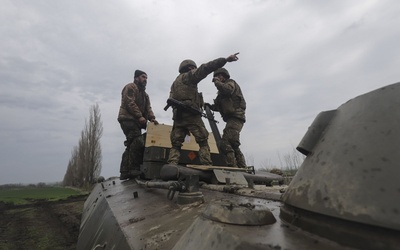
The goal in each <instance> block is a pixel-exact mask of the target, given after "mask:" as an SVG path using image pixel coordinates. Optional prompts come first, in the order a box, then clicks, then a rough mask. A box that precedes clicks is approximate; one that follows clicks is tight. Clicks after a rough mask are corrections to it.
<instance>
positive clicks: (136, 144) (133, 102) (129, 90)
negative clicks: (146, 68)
mask: <svg viewBox="0 0 400 250" xmlns="http://www.w3.org/2000/svg"><path fill="white" fill-rule="evenodd" d="M146 84H147V74H146V73H145V72H143V71H141V70H136V71H135V75H134V81H133V83H128V84H127V85H126V86H125V87H124V88H123V89H122V93H121V107H120V109H119V114H118V122H119V123H120V125H121V128H122V131H123V132H124V134H125V137H126V140H125V141H124V145H125V147H126V148H125V151H124V153H123V154H122V161H121V166H120V172H121V175H120V179H121V180H126V179H128V178H134V177H136V176H139V175H140V174H141V172H140V164H142V162H143V151H144V140H143V137H142V129H146V126H147V120H149V121H150V122H154V124H156V125H157V124H158V122H157V120H156V117H155V116H154V113H153V110H152V109H151V105H150V98H149V95H148V94H147V93H146V91H145V90H146Z"/></svg>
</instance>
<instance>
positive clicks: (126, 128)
mask: <svg viewBox="0 0 400 250" xmlns="http://www.w3.org/2000/svg"><path fill="white" fill-rule="evenodd" d="M120 125H121V129H122V131H123V132H124V134H125V137H126V140H125V141H124V145H125V151H124V153H123V154H122V160H121V165H120V173H128V172H129V171H130V170H140V165H141V164H142V163H143V154H144V138H143V136H142V130H141V128H139V127H138V126H137V124H136V123H135V122H134V121H121V122H120Z"/></svg>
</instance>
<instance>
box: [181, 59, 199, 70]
mask: <svg viewBox="0 0 400 250" xmlns="http://www.w3.org/2000/svg"><path fill="white" fill-rule="evenodd" d="M192 69H197V65H196V63H195V62H194V61H192V60H190V59H186V60H183V61H182V62H181V64H180V65H179V73H186V72H188V71H190V70H192Z"/></svg>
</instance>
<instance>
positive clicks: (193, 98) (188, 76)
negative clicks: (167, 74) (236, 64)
mask: <svg viewBox="0 0 400 250" xmlns="http://www.w3.org/2000/svg"><path fill="white" fill-rule="evenodd" d="M225 64H226V59H225V58H218V59H215V60H213V61H210V62H208V63H204V64H202V65H200V67H198V68H197V69H193V70H190V71H188V72H185V73H181V74H179V76H178V77H177V78H176V79H175V81H174V82H173V83H172V86H171V91H170V95H169V97H170V98H173V99H175V100H178V101H181V102H183V103H185V104H186V105H189V106H191V107H193V108H196V109H198V110H201V109H202V108H203V105H204V101H203V97H202V95H201V93H199V91H198V88H197V85H198V84H199V82H200V81H201V80H203V79H204V78H206V77H207V76H208V75H209V74H210V73H211V72H213V71H215V70H217V69H219V68H221V67H223V66H224V65H225ZM182 112H184V111H182ZM174 113H175V112H174Z"/></svg>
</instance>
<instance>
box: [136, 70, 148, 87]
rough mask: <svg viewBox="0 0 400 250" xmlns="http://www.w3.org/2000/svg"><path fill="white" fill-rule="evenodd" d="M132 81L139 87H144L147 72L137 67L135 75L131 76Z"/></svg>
mask: <svg viewBox="0 0 400 250" xmlns="http://www.w3.org/2000/svg"><path fill="white" fill-rule="evenodd" d="M133 79H134V82H135V83H137V84H138V85H139V86H141V87H146V84H147V74H146V72H144V71H141V70H139V69H137V70H135V75H134V77H133Z"/></svg>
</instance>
